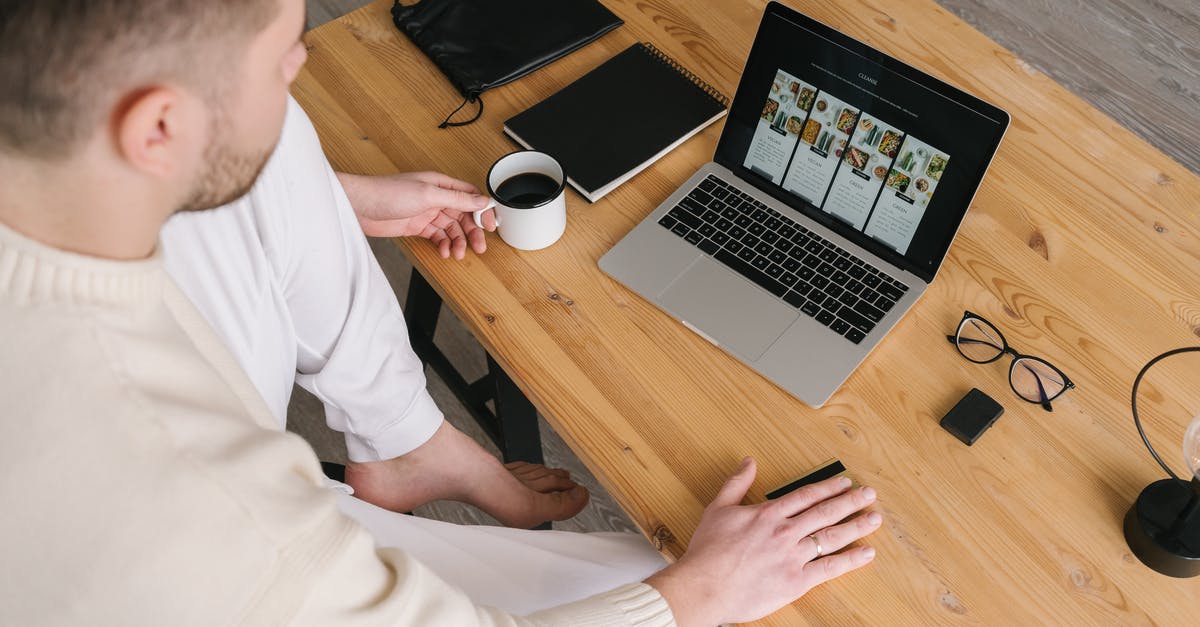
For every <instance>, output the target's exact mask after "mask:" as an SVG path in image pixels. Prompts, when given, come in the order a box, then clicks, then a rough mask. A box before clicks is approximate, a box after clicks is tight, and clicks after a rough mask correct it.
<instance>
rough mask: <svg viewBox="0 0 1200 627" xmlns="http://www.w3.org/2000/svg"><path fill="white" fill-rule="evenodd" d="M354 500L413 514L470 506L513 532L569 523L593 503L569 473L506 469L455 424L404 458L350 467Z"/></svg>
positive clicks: (519, 466)
mask: <svg viewBox="0 0 1200 627" xmlns="http://www.w3.org/2000/svg"><path fill="white" fill-rule="evenodd" d="M346 483H348V484H350V487H352V488H354V495H355V496H357V497H358V498H360V499H362V500H364V501H367V502H368V503H373V504H375V505H378V506H379V507H382V508H384V509H390V510H392V511H396V512H407V511H411V510H413V509H415V508H417V507H420V506H421V505H424V504H426V503H430V502H432V501H438V500H451V501H460V502H463V503H470V504H471V505H474V506H476V507H478V508H479V509H481V510H483V511H485V512H487V513H488V514H489V515H491V516H492V517H493V518H495V519H496V520H499V521H500V522H501V523H503V524H504V525H507V526H509V527H520V528H526V529H527V528H529V527H533V526H534V525H538V524H540V523H543V522H545V521H547V520H566V519H568V518H570V517H572V516H574V515H575V514H578V513H579V512H580V510H582V509H583V508H584V506H585V505H587V503H588V491H587V489H586V488H584V487H583V486H581V485H579V484H577V483H575V482H574V481H572V480H571V476H570V475H569V474H568V473H567V471H565V470H559V469H553V468H547V467H545V466H542V465H540V464H526V463H524V462H515V463H511V464H508V465H507V466H505V465H501V464H500V461H499V460H497V459H496V458H495V457H492V455H491V454H490V453H488V452H487V451H485V450H484V449H483V447H481V446H479V444H477V443H476V442H475V441H474V440H472V439H471V438H469V437H467V435H466V434H464V433H463V432H461V431H459V430H458V429H455V428H454V426H453V425H451V424H450V423H448V422H446V423H442V426H441V427H440V428H439V429H438V430H437V432H436V433H434V435H433V437H432V438H430V439H429V441H428V442H426V443H425V444H423V445H421V446H420V447H418V448H417V449H416V450H413V451H411V452H409V453H408V454H406V455H402V456H400V457H397V458H394V459H389V460H384V461H380V462H366V463H351V464H348V465H347V466H346Z"/></svg>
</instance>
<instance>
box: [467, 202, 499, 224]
mask: <svg viewBox="0 0 1200 627" xmlns="http://www.w3.org/2000/svg"><path fill="white" fill-rule="evenodd" d="M495 206H496V199H495V198H491V199H489V200H488V205H487V206H486V207H484V208H483V209H480V210H479V211H473V212H471V218H473V219H474V220H475V226H477V227H479V228H481V229H484V230H487V229H486V228H485V227H484V226H483V221H482V219H481V217H482V216H483V212H484V211H487V210H488V209H492V208H494V207H495ZM496 227H497V228H499V227H500V213H499V212H496Z"/></svg>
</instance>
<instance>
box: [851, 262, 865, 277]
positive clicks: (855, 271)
mask: <svg viewBox="0 0 1200 627" xmlns="http://www.w3.org/2000/svg"><path fill="white" fill-rule="evenodd" d="M856 261H857V260H856ZM846 273H847V274H849V275H850V276H852V277H854V278H856V279H861V278H863V276H864V275H866V274H867V271H866V270H864V269H863V267H862V266H860V265H858V264H855V265H853V266H850V269H849V270H847V271H846Z"/></svg>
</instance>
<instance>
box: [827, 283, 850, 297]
mask: <svg viewBox="0 0 1200 627" xmlns="http://www.w3.org/2000/svg"><path fill="white" fill-rule="evenodd" d="M844 291H845V290H843V289H842V288H841V286H838V285H833V284H831V285H829V287H826V288H825V293H826V294H829V295H830V296H832V297H834V298H840V297H841V295H842V293H843V292H844Z"/></svg>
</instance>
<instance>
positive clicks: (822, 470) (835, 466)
mask: <svg viewBox="0 0 1200 627" xmlns="http://www.w3.org/2000/svg"><path fill="white" fill-rule="evenodd" d="M845 472H846V467H845V466H844V465H842V462H841V461H839V460H836V459H831V460H828V461H826V462H825V463H823V464H821V465H820V466H817V467H816V469H814V470H812V471H811V472H809V473H808V474H806V475H804V476H803V477H800V478H799V479H797V480H795V481H793V482H791V483H789V484H787V485H784V486H781V487H778V488H776V489H774V490H771V491H770V492H767V500H774V499H777V498H779V497H781V496H783V495H785V494H787V493H788V492H792V491H794V490H798V489H800V488H803V487H804V486H806V485H809V484H812V483H816V482H818V481H824V480H826V479H831V478H833V477H836V476H838V475H840V474H843V473H845Z"/></svg>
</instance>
